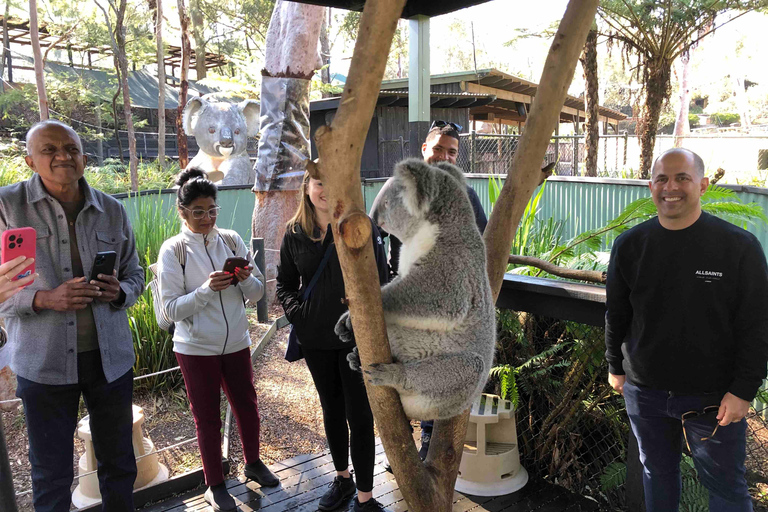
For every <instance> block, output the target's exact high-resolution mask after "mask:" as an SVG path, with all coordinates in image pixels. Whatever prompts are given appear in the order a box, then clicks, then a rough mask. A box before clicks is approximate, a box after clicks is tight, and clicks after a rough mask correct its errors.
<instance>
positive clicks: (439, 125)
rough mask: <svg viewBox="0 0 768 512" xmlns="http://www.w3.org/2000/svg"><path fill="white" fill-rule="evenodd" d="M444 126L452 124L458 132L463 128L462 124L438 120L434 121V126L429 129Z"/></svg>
mask: <svg viewBox="0 0 768 512" xmlns="http://www.w3.org/2000/svg"><path fill="white" fill-rule="evenodd" d="M443 126H450V127H451V128H453V129H454V130H456V131H457V132H460V131H461V130H462V128H463V127H462V126H461V125H460V124H456V123H451V122H449V121H442V120H438V121H432V126H430V127H429V129H430V130H434V129H435V128H442V127H443Z"/></svg>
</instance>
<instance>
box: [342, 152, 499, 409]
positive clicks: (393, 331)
mask: <svg viewBox="0 0 768 512" xmlns="http://www.w3.org/2000/svg"><path fill="white" fill-rule="evenodd" d="M371 217H373V220H374V221H375V222H376V224H378V225H379V226H380V227H381V229H382V230H384V231H387V232H388V233H391V234H393V235H395V236H396V237H397V238H399V239H400V240H401V241H402V242H403V248H402V252H401V256H400V274H399V275H398V277H396V278H395V279H394V280H393V281H392V282H391V283H389V284H387V285H385V286H384V287H383V288H382V290H381V295H382V302H383V306H384V319H385V321H386V323H387V334H388V336H389V343H390V346H391V349H392V358H393V362H392V363H391V364H374V365H371V366H369V367H366V368H364V369H363V370H364V372H365V373H366V374H367V375H368V377H369V381H370V383H371V384H373V385H376V386H390V387H392V388H394V389H395V390H397V392H398V393H399V394H400V400H401V402H402V404H403V409H404V410H405V413H406V414H407V415H408V416H409V417H410V418H413V419H420V420H429V419H445V418H450V417H452V416H456V415H458V414H460V413H461V412H463V411H464V410H466V409H468V408H469V407H470V406H471V405H472V402H473V400H474V399H475V398H476V397H477V396H478V395H479V394H480V393H481V392H482V390H483V387H484V386H485V382H486V380H487V379H488V371H489V370H490V368H491V364H492V362H493V352H494V348H495V345H496V314H495V309H494V303H493V296H492V294H491V287H490V284H489V282H488V275H487V272H486V262H485V245H484V244H483V239H482V237H481V236H480V232H479V231H478V229H477V226H476V224H475V218H474V214H473V212H472V206H471V204H470V202H469V198H468V197H467V192H466V183H465V180H464V174H463V173H462V172H461V170H460V169H458V168H457V167H455V166H453V165H451V164H448V163H446V162H441V163H439V164H437V167H434V166H430V165H429V164H427V163H425V162H423V161H422V160H417V159H409V160H405V161H403V162H400V163H399V164H398V165H397V167H396V168H395V175H394V177H393V178H391V179H390V180H389V181H388V182H387V183H386V184H385V185H384V187H383V188H382V190H381V192H380V193H379V195H378V196H377V198H376V201H375V202H374V204H373V207H372V210H371ZM336 334H337V335H338V336H339V337H340V338H341V339H342V340H344V341H352V340H353V339H354V335H353V333H352V324H351V321H350V318H349V312H347V313H345V314H344V315H343V316H342V317H341V318H340V319H339V321H338V323H337V324H336ZM348 360H349V362H350V366H351V367H352V368H353V369H357V368H359V367H360V359H359V356H358V354H357V350H355V352H353V353H352V354H350V355H349V356H348Z"/></svg>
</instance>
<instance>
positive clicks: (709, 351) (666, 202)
mask: <svg viewBox="0 0 768 512" xmlns="http://www.w3.org/2000/svg"><path fill="white" fill-rule="evenodd" d="M708 184H709V180H708V179H707V178H705V177H704V162H703V161H702V159H701V158H700V157H699V156H698V155H696V154H695V153H693V152H691V151H688V150H685V149H671V150H669V151H667V152H665V153H663V154H662V155H661V156H660V157H659V158H658V159H657V160H656V162H655V163H654V166H653V170H652V176H651V182H650V189H651V195H652V197H653V201H654V203H655V204H656V207H657V210H658V217H656V218H654V219H651V220H649V221H646V222H644V223H642V224H640V225H639V226H636V227H635V228H633V229H631V230H629V231H628V232H626V233H624V234H623V235H621V236H619V237H618V238H617V239H616V242H615V243H614V245H613V251H612V252H611V261H610V264H609V267H608V280H607V313H606V318H605V320H606V327H605V344H606V348H607V350H606V358H607V360H608V367H609V370H608V371H609V375H608V381H609V383H610V384H611V386H613V388H614V389H615V390H616V391H618V392H620V393H622V394H623V395H624V397H625V400H626V406H627V414H628V415H629V419H630V423H631V426H632V430H633V432H634V433H635V436H636V437H637V440H638V444H639V447H640V459H641V462H642V463H643V466H644V468H645V471H644V472H643V484H644V488H645V501H646V509H647V511H648V512H658V511H663V512H669V511H676V510H678V502H679V499H680V485H681V484H680V469H679V464H680V453H681V450H682V445H683V441H685V443H686V445H687V446H688V448H689V450H690V452H691V454H692V456H693V459H694V462H695V464H696V469H697V470H698V474H699V478H700V480H701V482H702V484H703V485H704V486H705V487H706V488H707V489H709V491H710V504H709V505H710V510H712V511H751V510H752V501H751V499H750V496H749V492H748V489H747V483H746V479H745V467H744V460H745V457H746V436H745V433H746V420H745V419H744V416H746V414H747V412H748V410H749V404H750V402H751V401H752V400H753V399H754V397H755V394H756V393H757V390H758V388H759V387H760V385H761V383H762V381H763V379H764V378H765V375H766V360H767V359H768V267H767V266H766V260H765V254H764V252H763V249H762V247H761V246H760V242H758V240H757V238H755V236H754V235H752V234H750V233H748V232H747V231H744V230H743V229H740V228H738V227H736V226H734V225H732V224H730V223H728V222H725V221H723V220H721V219H718V218H716V217H713V216H712V215H709V214H707V213H705V212H702V211H701V201H700V198H701V195H702V194H704V192H705V191H706V189H707V185H708Z"/></svg>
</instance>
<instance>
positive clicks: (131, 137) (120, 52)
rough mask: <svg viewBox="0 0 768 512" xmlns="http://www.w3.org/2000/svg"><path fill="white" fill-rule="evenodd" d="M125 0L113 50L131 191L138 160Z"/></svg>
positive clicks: (135, 188) (119, 12)
mask: <svg viewBox="0 0 768 512" xmlns="http://www.w3.org/2000/svg"><path fill="white" fill-rule="evenodd" d="M126 7H127V0H120V5H119V7H118V9H117V21H116V22H115V40H116V41H117V48H114V49H113V51H114V52H115V55H116V58H117V60H118V65H119V66H120V75H121V76H120V80H121V81H122V88H123V115H124V116H125V128H126V130H127V131H128V155H129V159H130V170H131V190H133V191H134V192H138V190H139V159H138V158H137V156H136V133H135V131H134V128H133V114H132V112H131V96H130V91H129V90H128V57H127V56H126V54H125V27H124V23H123V22H124V20H125V9H126Z"/></svg>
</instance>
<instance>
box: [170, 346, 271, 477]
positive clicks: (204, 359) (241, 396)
mask: <svg viewBox="0 0 768 512" xmlns="http://www.w3.org/2000/svg"><path fill="white" fill-rule="evenodd" d="M176 359H177V360H178V361H179V366H181V373H182V374H183V375H184V384H185V385H186V387H187V397H188V398H189V407H190V409H191V410H192V415H193V416H194V418H195V429H196V430H197V444H198V446H199V447H200V458H202V460H203V472H204V473H205V483H206V485H208V486H209V487H210V486H212V485H218V484H220V483H222V482H223V481H224V470H223V468H222V464H221V412H220V409H219V407H220V402H221V393H220V389H221V388H224V393H225V394H226V395H227V398H228V399H229V403H230V404H231V405H232V410H233V412H234V413H235V419H236V420H237V428H238V430H239V431H240V439H241V441H242V443H243V454H244V456H245V462H246V464H251V463H253V462H256V461H257V460H259V406H258V403H257V402H256V390H255V389H254V387H253V367H252V366H251V354H250V351H249V350H248V349H247V348H246V349H243V350H241V351H239V352H235V353H233V354H226V355H223V356H188V355H184V354H179V353H176Z"/></svg>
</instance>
